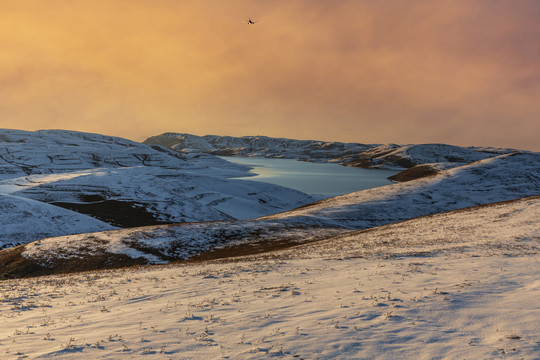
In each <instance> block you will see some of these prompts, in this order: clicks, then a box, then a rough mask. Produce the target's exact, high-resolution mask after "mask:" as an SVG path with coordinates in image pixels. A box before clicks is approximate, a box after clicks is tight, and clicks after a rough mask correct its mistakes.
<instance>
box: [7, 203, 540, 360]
mask: <svg viewBox="0 0 540 360" xmlns="http://www.w3.org/2000/svg"><path fill="white" fill-rule="evenodd" d="M539 217H540V198H539V197H535V198H527V199H522V200H516V201H511V202H505V203H499V204H494V205H488V206H482V207H475V208H471V209H465V210H459V211H454V212H451V213H445V214H438V215H433V216H428V217H423V218H418V219H413V220H409V221H406V222H402V223H397V224H390V225H386V226H383V227H380V228H375V229H371V230H365V231H362V232H354V233H352V234H348V235H345V236H340V237H338V238H335V237H332V238H330V239H328V240H325V241H322V242H317V243H312V244H305V245H301V246H298V247H295V248H294V249H288V250H285V251H282V252H278V253H273V254H271V256H270V254H268V255H265V256H263V257H260V256H259V257H253V256H252V257H248V258H244V259H241V260H238V261H235V262H225V263H223V262H214V263H208V262H205V263H194V264H188V265H171V266H166V267H146V268H144V267H143V268H141V267H139V268H129V269H123V270H115V271H100V272H86V273H76V274H69V275H63V276H47V277H38V278H33V279H16V280H9V281H0V294H1V296H0V323H1V324H2V326H0V349H1V352H2V359H6V360H12V359H13V360H14V359H21V358H39V359H49V358H55V359H88V358H107V359H126V358H129V359H148V358H149V357H155V358H173V359H176V358H183V359H217V358H230V359H262V358H277V359H297V358H298V359H302V358H303V359H324V360H331V359H332V360H333V359H385V360H388V359H463V358H468V359H538V358H539V357H540V342H539V336H538V324H539V322H540V304H539V302H538V301H534V299H538V297H540V282H539V280H538V279H539V278H540V258H539V254H540V232H539V227H538V219H539Z"/></svg>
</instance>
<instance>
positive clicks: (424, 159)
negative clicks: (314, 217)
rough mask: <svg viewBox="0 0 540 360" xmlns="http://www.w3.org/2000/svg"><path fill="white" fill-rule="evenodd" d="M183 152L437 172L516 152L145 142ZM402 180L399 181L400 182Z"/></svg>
mask: <svg viewBox="0 0 540 360" xmlns="http://www.w3.org/2000/svg"><path fill="white" fill-rule="evenodd" d="M144 143H145V144H149V145H160V146H163V147H166V148H169V149H171V150H174V151H177V152H180V153H189V152H194V151H195V152H204V153H209V154H215V155H226V156H245V157H246V156H247V157H250V156H262V157H271V158H287V159H297V160H304V161H315V162H326V161H331V162H336V163H339V164H342V165H344V166H356V167H363V168H402V169H403V168H412V167H415V166H417V165H424V164H433V166H432V167H433V168H434V169H436V170H437V171H439V170H442V169H448V168H450V167H455V166H460V165H463V164H468V163H471V162H474V161H478V160H482V159H487V158H489V157H493V156H497V155H501V154H508V153H512V152H515V150H512V149H500V148H482V147H468V148H464V147H459V146H452V145H446V144H418V145H396V144H386V145H381V144H360V143H342V142H325V141H317V140H294V139H284V138H271V137H266V136H244V137H232V136H216V135H205V136H197V135H191V134H178V133H164V134H161V135H157V136H152V137H150V138H148V139H146V140H145V141H144ZM398 181H399V179H398Z"/></svg>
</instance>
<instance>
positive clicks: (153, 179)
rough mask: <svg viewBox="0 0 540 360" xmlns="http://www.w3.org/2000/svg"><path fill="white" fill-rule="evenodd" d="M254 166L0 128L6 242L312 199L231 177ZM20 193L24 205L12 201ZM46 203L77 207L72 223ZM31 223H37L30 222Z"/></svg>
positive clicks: (252, 211)
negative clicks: (63, 220)
mask: <svg viewBox="0 0 540 360" xmlns="http://www.w3.org/2000/svg"><path fill="white" fill-rule="evenodd" d="M248 170H249V168H248V167H245V166H241V165H237V164H232V163H229V162H227V161H225V160H222V159H220V158H218V157H216V156H212V155H209V154H200V153H199V154H185V155H181V154H179V153H177V152H175V151H172V150H169V149H166V148H163V147H160V146H153V147H151V146H148V145H144V144H140V143H136V142H133V141H129V140H126V139H122V138H117V137H110V136H104V135H98V134H88V133H80V132H75V131H64V130H42V131H36V132H28V131H20V130H6V129H0V195H1V194H9V195H11V197H10V198H9V204H10V205H9V206H8V205H7V204H8V200H5V197H3V199H4V200H2V203H3V204H6V205H5V206H4V207H6V208H7V207H9V208H10V209H11V212H7V211H6V212H1V213H0V224H1V225H2V228H1V230H0V248H4V247H8V246H12V245H13V244H22V243H26V242H29V241H33V240H36V239H39V238H40V237H50V236H59V235H69V234H78V233H84V232H95V231H103V230H110V229H112V228H114V226H120V227H130V226H142V225H151V224H159V223H170V222H185V221H209V220H226V219H248V218H254V217H259V216H263V215H268V214H272V213H276V212H280V211H284V210H288V209H292V208H294V207H296V206H299V205H303V204H306V203H309V202H311V201H313V200H314V198H312V197H310V196H308V195H306V194H303V193H300V192H298V191H295V190H291V189H286V188H283V187H279V186H276V185H271V184H264V183H259V182H251V181H243V180H235V179H230V178H231V177H237V176H248V175H249V173H248ZM19 198H20V202H21V205H20V206H14V205H13V204H14V203H15V202H16V200H17V199H19ZM25 199H32V200H36V201H39V202H41V204H39V203H36V202H32V204H33V207H34V208H35V210H32V211H30V210H29V209H30V207H29V206H28V205H24V206H23V205H22V204H28V203H30V202H28V201H27V200H25ZM47 204H53V205H58V206H61V207H63V208H65V209H69V210H74V211H78V212H79V213H76V212H71V215H70V216H71V217H70V219H73V221H66V223H65V224H63V225H62V223H61V219H67V218H66V216H67V215H66V214H69V213H70V211H68V210H64V209H61V208H56V207H53V206H51V205H47ZM43 209H48V210H46V211H45V210H43ZM57 214H63V215H62V216H63V217H59V216H58V215H57ZM83 214H86V215H89V216H86V215H83ZM38 216H39V219H38ZM92 217H93V218H92ZM21 218H22V219H25V220H24V221H19V219H21ZM94 218H97V219H100V220H102V221H96V219H94ZM74 219H78V220H77V221H75V220H74ZM31 221H35V222H36V225H35V226H28V222H31ZM37 223H40V225H39V226H37ZM47 224H49V225H50V226H49V228H47ZM79 224H85V225H84V226H83V225H79ZM111 225H113V226H111Z"/></svg>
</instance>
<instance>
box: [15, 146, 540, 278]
mask: <svg viewBox="0 0 540 360" xmlns="http://www.w3.org/2000/svg"><path fill="white" fill-rule="evenodd" d="M539 194H540V155H535V154H521V153H517V154H513V155H500V156H498V157H495V158H491V159H487V160H482V161H479V162H476V163H473V164H469V165H465V166H462V167H459V168H454V169H449V170H445V171H443V172H441V173H440V174H438V175H436V176H434V177H431V178H427V179H419V180H415V181H410V182H407V183H398V184H393V185H388V186H384V187H381V188H377V189H370V190H365V191H359V192H356V193H351V194H347V195H342V196H338V197H335V198H330V199H326V200H321V201H319V202H316V203H313V204H310V205H306V206H303V207H300V208H298V209H295V210H292V211H289V212H285V213H279V214H276V215H271V216H267V217H263V218H259V219H256V220H249V221H225V222H219V221H218V222H204V223H196V224H193V223H186V224H182V225H168V226H157V227H148V228H138V229H129V230H118V231H113V232H101V233H94V234H87V235H84V234H83V235H73V236H67V237H61V238H49V239H43V240H42V241H40V242H39V244H35V243H33V244H31V245H29V246H27V247H25V248H24V250H21V251H22V253H23V256H25V257H26V258H27V259H29V260H30V261H32V262H34V263H39V264H40V265H42V266H45V267H46V268H50V269H55V268H57V266H58V259H56V257H55V254H56V253H57V252H58V249H62V253H63V254H64V255H63V256H64V258H63V259H62V262H65V259H66V258H68V259H77V258H80V257H85V256H87V255H88V254H98V253H99V254H110V255H111V256H112V255H114V254H123V255H127V256H132V257H133V258H134V259H138V260H139V261H141V262H143V263H163V262H169V261H172V260H176V259H187V258H190V257H193V256H197V255H198V254H200V253H204V252H205V251H217V252H219V251H224V252H225V253H227V251H229V252H230V253H232V254H233V255H234V254H238V253H240V254H242V253H249V252H250V251H251V252H253V251H256V250H253V249H252V248H253V247H258V248H260V249H263V250H264V249H268V248H270V249H271V248H278V247H283V246H291V245H293V244H299V243H302V242H309V241H314V240H320V239H322V238H325V237H330V236H335V235H336V234H343V233H346V232H349V231H351V230H361V229H367V228H371V227H375V226H380V225H384V224H390V223H394V222H398V221H403V220H407V219H411V218H415V217H420V216H425V215H430V214H435V213H440V212H444V211H450V210H455V209H461V208H464V207H469V206H475V205H479V204H488V203H493V202H498V201H506V200H513V199H516V198H521V197H526V196H536V195H539ZM223 247H225V250H224V249H223ZM119 249H121V250H119ZM220 249H221V250H220ZM226 249H229V250H226ZM88 256H90V255H88ZM92 256H93V255H92ZM92 266H93V265H92V264H91V263H90V264H89V267H90V268H91V267H92Z"/></svg>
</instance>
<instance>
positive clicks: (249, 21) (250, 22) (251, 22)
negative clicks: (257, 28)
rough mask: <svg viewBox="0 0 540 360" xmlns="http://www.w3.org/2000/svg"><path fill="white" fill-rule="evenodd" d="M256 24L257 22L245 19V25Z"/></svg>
mask: <svg viewBox="0 0 540 360" xmlns="http://www.w3.org/2000/svg"><path fill="white" fill-rule="evenodd" d="M256 22H259V21H258V20H251V18H249V19H247V21H246V24H248V25H255V23H256Z"/></svg>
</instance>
